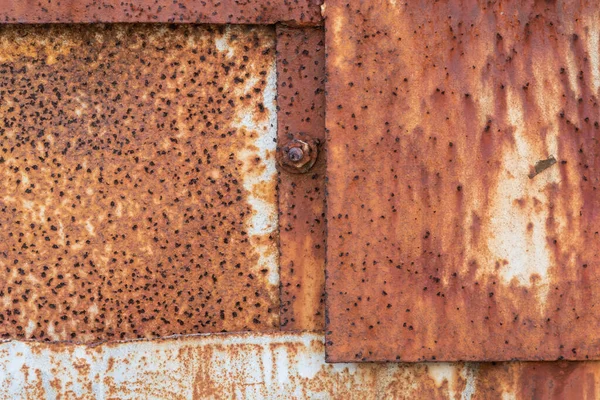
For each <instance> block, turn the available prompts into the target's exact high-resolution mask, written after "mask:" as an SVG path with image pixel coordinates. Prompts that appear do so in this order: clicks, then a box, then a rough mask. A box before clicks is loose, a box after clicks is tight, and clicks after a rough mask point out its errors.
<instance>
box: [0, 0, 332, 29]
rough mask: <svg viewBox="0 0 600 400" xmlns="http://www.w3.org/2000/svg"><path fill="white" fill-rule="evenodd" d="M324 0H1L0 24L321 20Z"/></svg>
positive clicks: (307, 23) (310, 22) (302, 22)
mask: <svg viewBox="0 0 600 400" xmlns="http://www.w3.org/2000/svg"><path fill="white" fill-rule="evenodd" d="M321 4H322V0H244V1H239V0H205V1H195V0H135V1H123V0H61V1H44V2H40V1H38V0H18V1H17V0H2V1H0V23H9V24H12V23H19V24H48V23H50V24H51V23H93V22H104V23H109V22H110V23H113V22H153V23H154V22H163V23H165V22H166V23H170V22H176V23H203V24H275V23H278V22H283V23H286V24H290V25H304V26H310V25H321V24H322V17H321V10H320V5H321Z"/></svg>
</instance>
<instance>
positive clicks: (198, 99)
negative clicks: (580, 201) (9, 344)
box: [0, 25, 279, 342]
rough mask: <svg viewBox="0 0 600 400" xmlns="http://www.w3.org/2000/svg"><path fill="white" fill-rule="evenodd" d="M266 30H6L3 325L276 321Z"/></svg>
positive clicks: (1, 94)
mask: <svg viewBox="0 0 600 400" xmlns="http://www.w3.org/2000/svg"><path fill="white" fill-rule="evenodd" d="M274 46H275V33H274V29H273V28H272V27H241V26H237V27H214V26H181V25H180V26H153V25H105V26H103V25H94V26H84V25H71V26H69V25H62V26H52V27H48V26H2V27H0V121H1V122H0V179H1V180H2V185H1V186H0V237H1V240H0V269H1V270H2V280H0V334H1V335H2V337H5V338H27V339H39V340H61V341H62V340H69V341H76V342H93V341H101V340H111V339H123V338H140V337H160V336H165V335H172V334H183V333H197V332H218V331H229V330H256V329H260V330H269V329H272V328H275V327H278V325H279V319H278V312H279V300H278V285H279V278H278V261H277V258H278V255H277V247H276V230H277V214H276V191H275V187H276V167H275V164H276V163H275V137H276V111H275V90H276V84H275V48H274Z"/></svg>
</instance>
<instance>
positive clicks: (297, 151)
mask: <svg viewBox="0 0 600 400" xmlns="http://www.w3.org/2000/svg"><path fill="white" fill-rule="evenodd" d="M288 157H289V158H290V161H292V162H298V161H300V160H302V157H304V152H303V151H302V149H301V148H299V147H292V148H291V149H290V150H289V151H288Z"/></svg>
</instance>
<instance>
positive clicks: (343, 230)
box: [326, 0, 600, 361]
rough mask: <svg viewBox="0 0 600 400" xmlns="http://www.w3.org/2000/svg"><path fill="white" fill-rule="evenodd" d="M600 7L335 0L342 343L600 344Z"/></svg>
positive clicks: (485, 353) (333, 210) (333, 216)
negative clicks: (599, 283) (599, 284)
mask: <svg viewBox="0 0 600 400" xmlns="http://www.w3.org/2000/svg"><path fill="white" fill-rule="evenodd" d="M599 20H600V10H599V9H598V7H597V4H596V3H595V2H591V1H582V2H575V1H572V2H569V1H568V2H566V3H565V2H562V3H559V2H543V1H526V2H522V1H503V2H488V1H476V0H469V1H466V2H465V1H458V0H457V1H448V2H444V3H443V4H439V3H432V2H429V1H414V2H408V3H407V2H396V1H383V0H380V1H371V2H359V3H347V2H342V1H338V0H334V1H332V2H329V3H328V4H327V9H326V27H327V30H326V32H327V43H328V54H327V73H328V81H327V93H328V97H327V128H328V132H329V136H328V140H329V141H328V155H329V157H328V165H327V168H328V174H327V177H328V187H327V193H328V198H327V201H328V206H327V207H328V213H327V216H328V218H327V221H328V228H327V229H328V237H327V240H328V243H327V245H328V259H327V273H328V280H327V282H328V283H327V291H328V320H329V325H328V327H327V331H328V332H330V333H329V334H328V336H327V344H328V357H329V360H330V361H383V360H407V361H422V360H460V359H462V360H508V359H524V360H554V359H559V358H564V359H586V358H588V357H589V358H592V357H598V356H600V347H599V346H598V344H597V343H596V341H595V340H593V338H594V337H595V336H596V332H595V328H594V327H596V326H597V325H598V322H599V319H598V312H597V310H596V305H598V304H600V291H599V290H598V289H597V285H596V282H597V280H598V276H599V274H598V273H596V271H597V270H598V267H599V266H600V264H599V261H600V254H599V249H600V234H599V232H600V197H599V196H598V195H597V189H598V185H599V183H600V174H599V170H598V169H599V168H600V144H599V142H598V135H599V134H600V130H599V129H600V126H599V121H600V119H599V116H600V110H599V106H598V97H599V93H600V72H599V71H600V63H599V60H598V53H599V51H600V45H599V41H598V36H599V35H600V25H599V23H598V21H599ZM552 158H555V159H556V163H555V164H552V165H548V167H547V168H543V167H544V166H545V165H546V164H547V160H551V159H552ZM544 160H546V161H544ZM532 170H535V171H537V173H536V174H535V176H533V177H530V174H531V172H532Z"/></svg>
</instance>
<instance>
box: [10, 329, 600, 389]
mask: <svg viewBox="0 0 600 400" xmlns="http://www.w3.org/2000/svg"><path fill="white" fill-rule="evenodd" d="M599 396H600V363H598V362H567V361H560V362H554V363H543V362H537V363H495V364H487V363H481V364H477V363H475V364H462V363H455V364H448V363H417V364H406V363H387V364H375V363H373V364H367V363H356V364H326V363H325V357H324V345H323V335H322V334H317V333H283V332H281V333H271V334H262V333H261V334H259V333H246V334H211V335H202V336H200V335H198V336H188V337H181V338H169V339H156V340H153V341H144V340H142V341H133V342H124V343H110V344H102V345H98V346H85V345H72V344H69V345H65V344H52V343H40V342H19V341H10V342H5V343H3V344H0V399H15V398H19V399H40V398H79V399H92V398H93V399H137V398H141V397H143V398H148V397H150V398H153V399H169V400H170V399H212V398H219V399H223V398H227V399H233V398H238V399H240V398H243V399H288V398H300V399H315V398H319V399H361V400H362V399H365V400H367V399H389V398H393V399H456V400H458V399H461V400H468V399H472V400H476V399H500V398H502V399H523V400H525V399H527V400H529V399H596V398H598V397H599Z"/></svg>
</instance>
